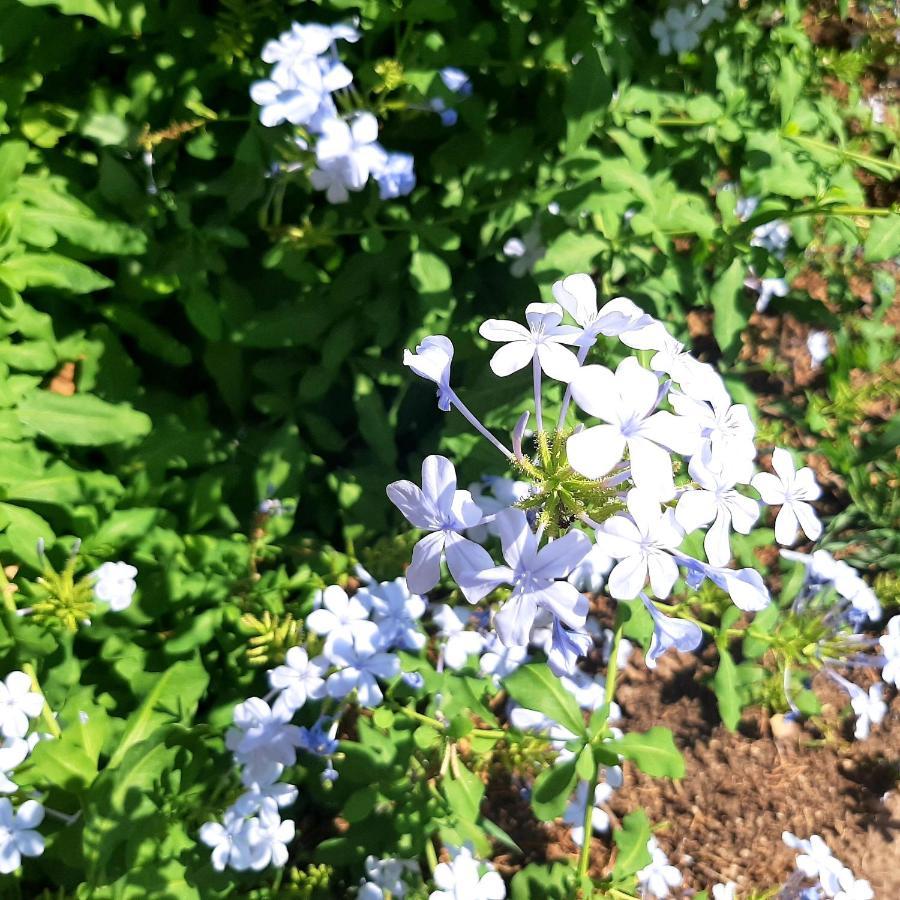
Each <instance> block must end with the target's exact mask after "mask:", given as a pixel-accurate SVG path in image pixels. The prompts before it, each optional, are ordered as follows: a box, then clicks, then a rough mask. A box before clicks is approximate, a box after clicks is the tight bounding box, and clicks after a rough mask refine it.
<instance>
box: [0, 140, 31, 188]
mask: <svg viewBox="0 0 900 900" xmlns="http://www.w3.org/2000/svg"><path fill="white" fill-rule="evenodd" d="M27 160H28V144H26V143H25V142H24V141H3V142H2V143H0V200H3V199H5V198H6V196H7V195H8V194H9V193H10V192H11V191H12V189H13V188H14V187H15V185H16V182H17V181H18V179H19V177H20V176H21V174H22V173H23V172H24V171H25V163H26V162H27Z"/></svg>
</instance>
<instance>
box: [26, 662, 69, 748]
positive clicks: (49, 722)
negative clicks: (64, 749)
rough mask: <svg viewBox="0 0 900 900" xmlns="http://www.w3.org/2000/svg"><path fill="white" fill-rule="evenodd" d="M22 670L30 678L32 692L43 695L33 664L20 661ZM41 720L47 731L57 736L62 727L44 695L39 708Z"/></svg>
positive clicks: (60, 732)
mask: <svg viewBox="0 0 900 900" xmlns="http://www.w3.org/2000/svg"><path fill="white" fill-rule="evenodd" d="M22 671H23V672H24V673H25V674H26V675H27V676H28V677H29V678H30V679H31V686H32V688H34V692H35V693H36V694H40V695H41V697H44V692H43V691H42V690H41V684H40V682H39V681H38V677H37V672H36V671H35V669H34V666H33V665H32V664H31V663H22ZM41 720H42V721H43V723H44V725H45V726H46V728H47V731H49V732H50V734H52V735H53V736H54V737H59V736H60V735H61V734H62V729H60V727H59V723H58V722H57V721H56V719H54V718H53V712H52V710H51V709H50V704H49V703H48V702H47V698H46V697H44V706H43V708H42V709H41Z"/></svg>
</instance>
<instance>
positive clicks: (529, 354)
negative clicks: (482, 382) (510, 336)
mask: <svg viewBox="0 0 900 900" xmlns="http://www.w3.org/2000/svg"><path fill="white" fill-rule="evenodd" d="M534 350H535V347H534V344H533V343H532V342H531V340H527V341H525V340H516V341H513V342H512V343H509V344H505V345H504V346H502V347H501V348H500V349H499V350H497V351H496V352H495V353H494V355H493V356H492V357H491V371H492V372H493V373H494V374H495V375H499V376H500V377H501V378H505V377H506V376H507V375H512V373H513V372H518V371H519V370H520V369H524V368H525V366H527V365H528V364H529V363H530V362H531V360H532V358H533V357H534Z"/></svg>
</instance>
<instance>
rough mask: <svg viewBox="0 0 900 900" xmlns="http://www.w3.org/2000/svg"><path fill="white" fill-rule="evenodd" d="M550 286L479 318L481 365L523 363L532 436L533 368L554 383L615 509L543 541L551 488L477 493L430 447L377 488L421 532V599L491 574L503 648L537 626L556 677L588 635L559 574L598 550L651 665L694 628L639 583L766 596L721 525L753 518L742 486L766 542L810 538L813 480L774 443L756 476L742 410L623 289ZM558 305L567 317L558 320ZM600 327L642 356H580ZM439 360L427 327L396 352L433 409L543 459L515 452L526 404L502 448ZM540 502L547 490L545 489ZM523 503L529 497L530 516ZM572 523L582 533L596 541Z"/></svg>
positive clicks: (513, 457)
mask: <svg viewBox="0 0 900 900" xmlns="http://www.w3.org/2000/svg"><path fill="white" fill-rule="evenodd" d="M553 294H554V297H555V299H556V300H557V301H558V302H557V303H532V304H530V305H529V306H528V307H527V309H526V312H525V319H526V323H527V324H526V325H524V326H523V325H520V324H518V323H516V322H510V321H501V320H494V319H490V320H488V321H486V322H484V323H483V324H482V326H481V328H480V333H481V335H482V337H484V338H486V339H487V340H489V341H494V342H497V343H499V344H501V345H502V346H501V347H500V348H499V349H498V350H497V351H496V352H495V353H494V355H493V357H492V359H491V369H492V370H493V371H494V373H495V374H497V375H499V376H508V375H510V374H512V373H514V372H517V371H520V370H522V369H527V368H530V369H531V371H532V376H533V380H534V387H535V391H534V402H535V421H536V425H537V432H538V435H539V436H541V435H546V432H544V424H543V414H542V403H543V400H542V396H543V390H542V387H543V386H542V378H543V376H545V375H546V376H549V377H550V378H551V379H553V380H555V381H558V382H562V383H563V384H564V385H565V386H566V387H565V395H564V398H563V402H562V408H561V410H560V415H559V421H558V425H557V428H558V429H563V428H564V426H565V424H566V416H567V412H568V409H569V406H570V401H571V400H574V402H575V404H576V406H577V407H578V408H579V409H580V410H581V411H582V412H584V413H586V414H588V416H589V417H591V419H592V420H593V421H591V420H589V421H587V422H585V423H584V424H582V425H578V426H577V427H576V428H575V429H574V431H573V432H571V433H569V432H566V433H567V434H568V437H567V438H566V444H565V446H566V453H567V463H568V466H569V467H570V468H569V469H568V471H569V473H570V474H574V475H577V476H579V477H585V478H588V479H591V480H593V481H594V482H595V483H596V484H597V486H598V487H599V488H602V489H603V490H605V491H607V492H608V494H609V496H611V497H614V498H617V502H618V504H619V508H620V509H621V511H620V512H617V513H616V514H615V515H612V516H611V517H608V518H606V520H605V521H603V522H600V523H598V522H595V521H593V520H591V518H590V517H589V516H588V515H586V514H582V515H580V517H579V521H577V522H573V523H572V525H571V527H570V528H569V530H568V531H567V533H565V534H562V535H560V536H557V537H555V539H553V540H545V538H544V528H543V527H542V526H539V527H538V528H537V530H535V528H534V525H535V522H536V519H535V517H534V513H535V512H536V510H535V509H534V507H535V506H536V505H539V504H540V501H541V494H542V492H545V493H547V492H550V491H551V490H552V486H548V484H544V483H540V482H536V483H535V484H533V485H531V486H530V487H529V486H527V485H525V484H523V483H520V482H509V483H504V482H494V484H499V485H500V487H501V490H500V491H499V492H498V491H497V490H494V492H493V496H491V497H487V496H486V495H485V493H484V491H483V490H480V489H479V490H476V491H475V492H474V494H473V491H472V490H458V489H457V480H456V472H455V469H454V467H453V464H452V463H451V462H450V460H448V459H446V458H444V457H441V456H429V457H428V458H427V459H426V460H425V461H424V463H423V465H422V486H421V487H419V486H418V485H416V484H413V483H412V482H410V481H398V482H394V483H393V484H391V485H389V486H388V488H387V493H388V496H389V498H390V499H391V501H392V502H393V503H394V504H395V505H396V506H397V507H398V508H399V509H400V511H401V512H402V513H403V514H404V516H405V517H406V518H407V520H408V521H409V522H410V523H411V524H412V525H413V526H415V527H416V528H418V529H421V530H422V531H424V532H427V534H426V535H425V536H424V537H423V538H422V539H421V540H420V541H419V542H418V544H416V546H415V548H414V550H413V556H412V561H411V564H410V567H409V570H408V572H407V579H408V581H409V584H410V587H411V589H412V590H414V591H416V592H417V593H420V594H424V593H426V592H427V591H429V590H431V589H432V588H433V587H434V586H435V585H436V584H437V583H438V580H439V578H440V573H441V562H442V560H446V563H447V566H448V568H449V571H450V575H451V576H452V578H453V579H454V581H455V582H456V583H457V585H458V586H459V588H460V591H461V592H462V594H463V595H464V596H465V597H466V599H467V600H468V601H469V602H470V603H477V602H478V601H480V600H482V599H483V598H484V597H486V596H487V595H488V594H490V593H491V591H493V590H494V588H496V587H497V586H499V585H501V584H507V585H509V586H510V587H511V588H512V592H511V595H510V597H509V599H508V600H507V601H506V603H505V604H504V605H503V606H502V607H501V608H500V610H499V611H498V612H497V613H496V614H495V615H494V618H493V625H494V628H495V629H496V632H497V635H498V636H499V639H500V641H501V642H502V644H503V645H505V646H506V647H510V648H512V647H517V648H524V647H526V646H527V645H528V644H529V643H536V642H537V641H536V637H535V635H536V633H538V632H540V631H541V630H542V629H543V630H545V631H546V630H548V629H549V632H550V634H551V635H552V637H551V640H550V642H549V656H550V663H551V667H552V668H553V669H554V671H556V672H557V674H559V673H561V672H569V673H571V672H572V671H574V665H575V661H576V660H577V658H578V657H579V656H580V655H583V653H584V648H585V647H586V646H589V644H590V640H589V635H587V633H586V631H585V624H586V617H587V600H586V598H585V597H584V596H583V595H582V594H580V593H579V591H578V590H577V589H576V588H575V587H574V585H573V584H572V583H571V581H570V580H569V579H572V576H573V573H575V572H576V571H579V569H580V567H581V566H582V565H583V563H584V562H585V560H586V559H587V558H588V556H589V554H591V553H594V554H596V563H595V564H594V566H592V568H599V566H600V565H602V564H603V563H602V561H603V560H605V559H610V560H612V561H613V566H612V571H611V572H610V573H609V576H608V579H607V590H608V592H609V594H610V595H611V596H612V597H613V598H615V599H618V600H631V599H634V598H637V597H640V598H642V600H643V602H644V604H645V605H646V606H647V608H648V610H649V611H650V614H651V616H653V618H654V625H655V634H654V645H653V647H652V648H651V652H650V665H653V663H654V661H655V659H656V657H657V656H658V655H659V654H660V653H662V652H664V651H665V650H666V649H667V648H668V647H671V646H676V647H678V648H679V649H691V648H693V647H696V646H697V645H698V644H699V642H700V639H701V637H702V634H701V632H700V629H699V628H697V626H696V625H695V624H693V623H689V622H684V621H682V620H676V619H672V618H670V617H668V616H666V615H664V614H663V613H662V612H661V611H660V610H659V609H657V608H656V606H655V605H654V603H653V602H651V600H650V598H649V597H648V593H647V592H648V591H650V592H652V594H653V595H654V596H655V598H656V599H657V600H664V599H665V598H667V597H668V596H669V594H670V592H671V591H672V588H673V587H674V585H675V582H676V580H677V578H678V577H679V571H681V572H682V574H683V576H684V578H685V580H686V582H687V583H688V584H689V585H690V586H691V587H693V588H696V587H697V586H699V584H700V583H702V582H703V581H704V580H706V579H709V580H711V581H712V582H713V583H715V584H717V585H718V586H719V587H721V588H723V589H724V590H725V591H727V592H728V593H729V594H730V595H731V598H732V600H733V601H734V603H735V604H736V605H737V606H738V607H740V608H741V609H743V610H751V611H752V610H759V609H761V608H763V607H764V606H766V605H767V604H768V603H769V594H768V591H767V589H766V588H765V586H764V584H763V581H762V578H761V576H760V575H759V573H758V572H756V571H755V570H753V569H732V568H729V567H728V564H729V561H730V560H731V557H732V552H731V546H730V534H731V532H732V531H735V532H738V533H740V534H747V533H749V532H750V530H751V529H752V527H753V526H754V524H755V523H756V520H757V518H758V515H759V505H760V503H759V500H757V499H754V497H753V496H752V495H750V494H748V493H746V492H747V490H748V488H750V487H752V488H755V489H756V490H757V491H758V492H759V494H760V495H761V498H762V501H763V502H764V503H766V504H769V505H773V506H780V511H779V513H778V516H777V518H776V521H775V535H776V540H777V541H778V542H779V543H781V544H792V543H794V542H795V541H796V539H797V536H798V529H799V530H802V531H803V533H804V534H805V535H806V537H807V538H809V539H810V540H815V539H816V538H818V537H819V535H820V533H821V530H822V526H821V523H820V522H819V520H818V518H817V517H816V514H815V512H814V510H813V508H812V506H811V505H810V501H813V500H815V499H817V498H818V496H819V488H818V485H816V483H815V479H814V477H813V474H812V471H811V470H810V469H808V468H806V467H803V468H800V469H796V468H795V466H794V462H793V459H792V457H791V455H790V454H789V453H788V452H787V451H786V450H782V449H776V450H775V452H774V454H773V468H774V470H775V474H770V473H763V472H755V471H754V458H755V456H756V448H755V445H754V433H755V429H754V426H753V423H752V421H751V419H750V415H749V412H748V410H747V408H746V407H745V406H742V405H739V404H733V403H732V402H731V399H730V397H729V395H728V391H727V390H726V388H725V385H724V382H723V381H722V378H721V377H720V376H719V375H718V373H717V372H716V371H715V370H714V369H713V368H712V367H711V366H710V365H708V364H705V363H701V362H699V361H698V360H696V359H695V358H694V357H692V356H691V355H690V354H689V353H688V352H687V351H686V350H685V349H684V347H683V345H682V344H680V343H679V342H677V341H676V340H675V339H674V338H673V337H672V336H671V335H670V334H669V333H668V331H667V330H666V329H665V327H664V326H663V325H662V323H661V322H659V321H657V320H655V319H653V318H652V317H650V316H649V315H647V314H645V313H644V312H643V311H642V310H640V309H639V308H638V307H637V306H636V305H635V304H634V303H632V302H631V301H630V300H628V299H626V298H624V297H618V298H616V299H614V300H611V301H609V302H608V303H606V304H605V305H604V306H603V307H602V308H599V309H598V305H597V295H596V289H595V287H594V284H593V282H592V280H591V279H590V277H589V276H588V275H572V276H569V277H568V278H565V279H563V280H562V281H559V282H557V283H556V284H555V285H554V286H553ZM565 314H568V315H569V316H570V317H571V319H572V320H573V321H574V324H571V325H570V324H564V322H563V317H564V315H565ZM601 336H603V337H612V338H617V339H618V341H619V342H620V344H622V345H624V346H625V347H627V348H631V349H633V350H638V351H643V352H644V355H645V356H646V357H648V358H649V366H648V367H647V368H645V367H643V366H642V365H641V364H640V363H639V361H638V359H637V358H636V357H634V356H628V357H626V358H625V359H624V360H622V362H620V363H619V365H618V366H617V367H616V369H615V370H614V371H613V370H610V369H608V368H606V367H605V366H602V365H596V364H592V365H585V361H586V358H587V353H588V351H589V350H590V348H591V347H592V346H593V345H594V344H595V343H596V342H597V340H598V339H599V338H600V337H601ZM452 359H453V345H452V343H451V342H450V341H449V339H448V338H446V337H444V336H433V337H429V338H426V339H425V340H424V341H423V342H422V343H421V344H420V345H419V346H418V347H417V348H416V352H415V353H414V354H413V353H410V352H409V351H407V352H406V354H405V356H404V362H405V363H406V365H408V366H409V367H410V368H411V369H412V370H413V371H414V372H416V374H418V375H420V376H421V377H423V378H426V379H428V380H430V381H432V382H434V383H435V384H436V385H437V387H438V405H439V406H440V408H441V409H443V410H445V411H446V410H449V409H450V408H451V407H454V408H456V409H457V410H458V411H459V412H460V413H461V414H462V415H463V416H464V417H465V418H466V419H467V420H468V421H469V422H470V424H472V425H473V427H474V428H475V429H476V430H477V431H478V432H479V433H480V434H481V435H482V436H484V437H485V438H486V439H487V440H489V441H490V443H491V444H492V445H493V446H494V447H495V448H497V449H498V450H499V451H500V452H501V453H503V455H504V456H505V457H506V458H507V460H508V461H509V462H510V463H511V464H512V465H513V466H515V467H517V468H519V469H520V471H526V472H527V470H528V468H529V466H531V465H540V463H539V462H534V463H532V461H531V460H530V459H529V458H528V457H527V456H526V455H525V453H524V452H523V450H522V443H523V440H524V435H525V427H526V425H527V421H528V414H526V415H525V416H523V417H522V419H521V420H520V421H519V423H518V424H517V426H516V428H515V430H514V432H513V442H512V450H510V449H508V448H507V447H506V446H504V444H503V443H502V442H501V441H499V440H498V439H497V437H496V436H495V435H493V434H492V433H491V432H490V431H489V430H488V429H486V428H485V427H484V425H483V424H482V423H481V422H480V421H479V420H478V419H477V418H476V417H475V415H474V414H473V413H472V412H471V411H470V410H469V409H468V407H467V406H466V405H465V404H464V403H463V402H462V400H461V399H460V398H459V396H458V394H457V393H456V391H455V389H454V388H453V387H451V384H450V370H451V365H452ZM673 463H674V465H673ZM676 470H680V471H685V470H686V471H687V473H688V475H689V476H690V477H689V480H685V481H681V482H680V483H679V484H677V485H676V482H675V471H676ZM557 481H558V479H557ZM476 497H477V499H476ZM546 499H547V500H548V501H549V500H550V499H551V498H550V496H549V493H548V495H547V498H546ZM525 500H527V503H523V501H525ZM522 505H526V506H528V507H530V513H526V511H525V510H524V509H522V508H521V506H522ZM585 528H587V529H590V530H591V531H592V532H593V535H594V543H592V542H591V540H590V539H589V537H588V532H586V530H585ZM697 530H702V531H704V542H703V543H704V549H705V552H706V561H701V560H699V559H695V558H693V557H691V556H688V555H687V554H685V553H684V552H682V551H681V550H680V546H681V544H682V542H683V540H684V538H685V536H686V535H687V534H689V533H691V532H694V531H697ZM492 534H496V535H497V536H498V537H499V541H500V545H501V549H502V554H503V561H504V563H505V564H504V565H497V564H496V563H495V561H494V559H493V558H492V556H491V554H490V553H489V552H488V551H487V550H486V549H485V548H484V547H482V546H480V545H479V544H477V543H476V542H475V541H474V540H472V538H473V537H475V538H477V539H479V540H484V539H485V538H486V537H487V536H488V535H492ZM574 580H577V579H574Z"/></svg>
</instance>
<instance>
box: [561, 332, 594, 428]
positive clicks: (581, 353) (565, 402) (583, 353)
mask: <svg viewBox="0 0 900 900" xmlns="http://www.w3.org/2000/svg"><path fill="white" fill-rule="evenodd" d="M590 349H591V345H590V344H585V345H584V346H581V347H579V348H578V365H579V366H583V365H584V361H585V359H587V355H588V350H590ZM571 401H572V384H571V382H570V383H569V384H567V385H566V392H565V394H563V399H562V406H560V408H559V419H558V420H557V422H556V430H557V431H562V430H563V428H564V427H565V424H566V413H567V412H568V411H569V403H570V402H571Z"/></svg>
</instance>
